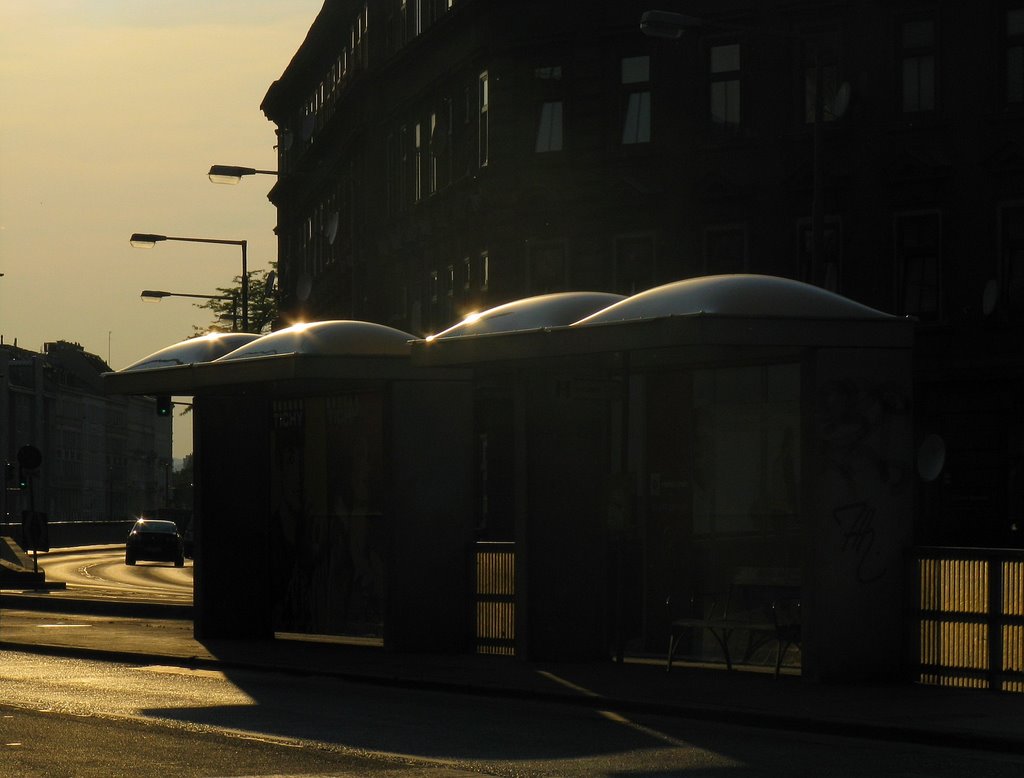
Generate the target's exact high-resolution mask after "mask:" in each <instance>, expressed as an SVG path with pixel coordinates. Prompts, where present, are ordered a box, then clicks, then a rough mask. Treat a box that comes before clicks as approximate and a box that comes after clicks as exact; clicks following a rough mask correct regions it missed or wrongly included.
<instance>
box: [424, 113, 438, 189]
mask: <svg viewBox="0 0 1024 778" xmlns="http://www.w3.org/2000/svg"><path fill="white" fill-rule="evenodd" d="M437 124H438V122H437V112H436V111H434V112H432V113H431V114H430V154H429V166H428V169H427V186H428V187H429V188H430V190H429V191H430V194H434V193H435V192H436V191H437V189H438V177H437V152H438V150H439V149H440V147H441V141H440V138H439V137H438V132H437Z"/></svg>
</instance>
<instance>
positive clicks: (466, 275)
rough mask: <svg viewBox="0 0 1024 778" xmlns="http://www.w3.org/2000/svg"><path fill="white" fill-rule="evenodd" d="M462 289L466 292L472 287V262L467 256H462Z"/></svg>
mask: <svg viewBox="0 0 1024 778" xmlns="http://www.w3.org/2000/svg"><path fill="white" fill-rule="evenodd" d="M462 289H463V291H466V292H469V291H472V289H473V263H472V262H471V261H470V259H469V257H463V258H462Z"/></svg>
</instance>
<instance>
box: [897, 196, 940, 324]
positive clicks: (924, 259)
mask: <svg viewBox="0 0 1024 778" xmlns="http://www.w3.org/2000/svg"><path fill="white" fill-rule="evenodd" d="M895 233H896V234H895V245H896V273H897V279H896V282H897V292H898V295H899V309H900V313H903V314H905V315H908V316H917V317H918V318H920V319H921V320H922V321H935V320H937V319H938V317H939V268H940V264H941V249H942V222H941V217H940V215H939V213H938V212H936V211H929V212H923V213H910V214H900V215H898V216H897V217H896V223H895Z"/></svg>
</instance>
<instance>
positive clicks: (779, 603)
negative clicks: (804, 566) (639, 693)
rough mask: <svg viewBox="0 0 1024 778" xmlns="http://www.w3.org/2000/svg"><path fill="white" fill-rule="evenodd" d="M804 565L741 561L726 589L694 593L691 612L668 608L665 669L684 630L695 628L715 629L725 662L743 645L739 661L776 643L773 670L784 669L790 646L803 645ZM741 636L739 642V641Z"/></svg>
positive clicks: (668, 603)
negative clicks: (754, 564) (759, 564)
mask: <svg viewBox="0 0 1024 778" xmlns="http://www.w3.org/2000/svg"><path fill="white" fill-rule="evenodd" d="M800 596H801V575H800V570H799V569H797V568H790V567H738V568H736V570H735V571H734V573H733V576H732V579H731V582H730V584H729V587H728V590H727V591H725V592H722V593H716V594H704V595H697V596H694V597H693V598H692V600H691V602H690V611H689V615H686V616H679V615H677V614H675V613H674V612H673V604H672V601H671V598H669V599H667V600H666V603H665V604H666V607H667V608H668V609H669V643H668V659H667V662H666V667H665V670H666V672H669V671H671V670H672V660H673V657H674V656H675V653H676V651H677V650H678V648H679V643H680V641H681V639H682V638H683V637H684V635H687V634H690V633H691V632H692V631H693V630H702V631H706V632H708V633H710V634H711V636H712V637H713V638H714V639H715V641H716V642H717V643H718V645H719V647H720V648H721V650H722V654H723V655H724V658H725V665H726V668H727V669H729V670H731V669H732V668H733V659H734V657H733V651H734V650H735V648H737V647H738V648H740V649H741V650H742V655H741V656H740V661H747V660H749V658H750V657H751V655H752V654H753V653H754V652H755V651H756V650H757V649H758V648H760V647H762V646H764V645H766V644H768V643H771V642H774V643H775V675H776V677H778V675H779V673H780V672H781V669H782V659H783V657H784V656H785V653H786V651H787V649H788V648H789V647H790V646H796V647H797V648H799V647H800ZM737 642H739V643H740V644H741V645H740V646H735V645H734V644H736V643H737Z"/></svg>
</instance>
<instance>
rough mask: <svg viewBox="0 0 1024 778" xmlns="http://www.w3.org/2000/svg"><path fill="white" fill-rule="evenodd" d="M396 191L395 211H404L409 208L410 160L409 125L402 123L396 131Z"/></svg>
mask: <svg viewBox="0 0 1024 778" xmlns="http://www.w3.org/2000/svg"><path fill="white" fill-rule="evenodd" d="M398 154H399V166H398V193H397V203H396V211H397V212H398V213H404V212H405V211H406V210H408V208H409V194H410V187H409V182H410V172H411V170H410V169H411V167H412V161H411V160H410V158H409V127H408V125H405V124H403V125H402V126H401V128H400V129H399V131H398Z"/></svg>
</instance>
